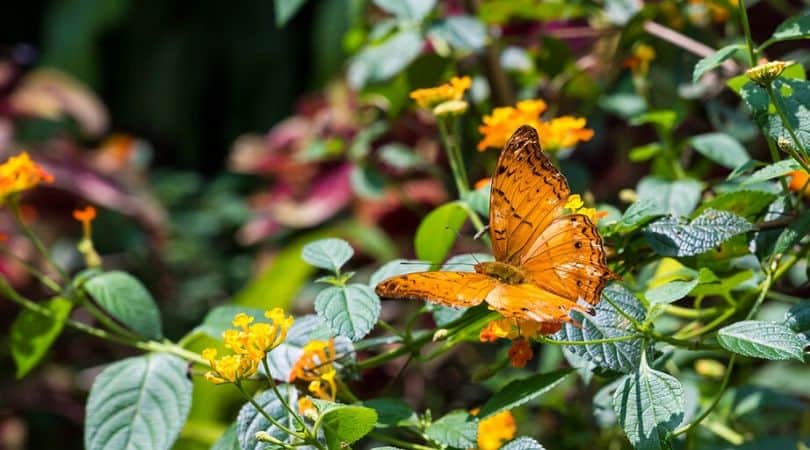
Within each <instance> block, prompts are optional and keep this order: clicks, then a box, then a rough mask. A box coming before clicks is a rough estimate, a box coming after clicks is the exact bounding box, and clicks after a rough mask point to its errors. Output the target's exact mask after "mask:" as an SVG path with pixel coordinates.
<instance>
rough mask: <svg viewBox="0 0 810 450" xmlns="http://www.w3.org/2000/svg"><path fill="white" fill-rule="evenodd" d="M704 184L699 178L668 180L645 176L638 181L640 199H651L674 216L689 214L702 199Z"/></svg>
mask: <svg viewBox="0 0 810 450" xmlns="http://www.w3.org/2000/svg"><path fill="white" fill-rule="evenodd" d="M702 190H703V186H702V184H701V183H700V182H699V181H697V180H690V179H684V180H676V181H668V180H664V179H662V178H658V177H645V178H643V179H642V180H641V182H639V183H638V186H637V189H636V191H637V192H638V201H639V202H641V201H651V202H653V203H655V204H657V205H659V206H660V207H661V208H662V209H663V210H664V212H666V213H669V214H672V215H674V216H688V215H689V214H691V213H692V211H693V210H694V209H695V207H696V206H697V204H698V202H699V201H700V193H701V191H702Z"/></svg>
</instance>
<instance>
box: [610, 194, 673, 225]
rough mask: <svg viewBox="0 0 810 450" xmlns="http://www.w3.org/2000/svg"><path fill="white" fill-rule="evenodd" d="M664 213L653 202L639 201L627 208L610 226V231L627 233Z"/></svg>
mask: <svg viewBox="0 0 810 450" xmlns="http://www.w3.org/2000/svg"><path fill="white" fill-rule="evenodd" d="M666 213H667V210H666V209H665V208H664V207H663V206H662V205H660V204H658V203H656V202H655V201H653V200H639V201H637V202H634V203H633V204H631V205H630V206H628V207H627V210H626V211H625V212H624V214H623V215H622V217H621V219H619V220H618V221H617V222H616V223H615V224H613V225H612V230H613V231H615V232H617V233H629V232H631V231H633V230H636V229H638V228H639V227H641V226H643V225H646V224H647V223H649V222H651V221H653V220H654V219H656V218H657V217H660V216H663V215H664V214H666Z"/></svg>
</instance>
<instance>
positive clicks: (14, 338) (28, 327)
mask: <svg viewBox="0 0 810 450" xmlns="http://www.w3.org/2000/svg"><path fill="white" fill-rule="evenodd" d="M41 306H42V307H43V308H44V309H45V310H47V311H48V312H50V316H45V315H42V314H39V313H37V312H34V311H31V310H30V309H23V310H22V311H21V312H20V314H19V315H18V316H17V318H16V319H14V322H13V323H12V324H11V329H10V331H9V338H10V339H9V341H10V347H11V356H12V358H14V364H16V366H17V378H22V377H24V376H25V375H26V374H27V373H28V372H30V371H31V369H33V368H34V367H35V366H36V365H37V364H39V362H40V360H42V358H43V357H44V356H45V355H46V354H47V353H48V350H49V349H50V348H51V345H52V344H53V342H54V341H55V340H56V338H58V337H59V334H61V333H62V328H64V326H65V319H67V317H68V316H69V315H70V311H71V309H73V303H72V302H71V301H70V300H68V299H66V298H62V297H54V298H52V299H50V300H48V301H47V302H45V303H43V304H42V305H41Z"/></svg>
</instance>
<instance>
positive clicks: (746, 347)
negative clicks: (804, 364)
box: [717, 320, 806, 361]
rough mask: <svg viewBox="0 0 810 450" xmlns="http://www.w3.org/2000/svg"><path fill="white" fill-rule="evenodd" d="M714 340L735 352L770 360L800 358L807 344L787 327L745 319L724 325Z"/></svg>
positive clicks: (802, 357)
mask: <svg viewBox="0 0 810 450" xmlns="http://www.w3.org/2000/svg"><path fill="white" fill-rule="evenodd" d="M717 341H718V342H719V343H720V345H721V346H723V348H725V349H726V350H729V351H732V352H734V353H738V354H740V355H745V356H751V357H754V358H764V359H771V360H778V359H798V360H799V361H803V360H804V347H805V345H806V342H805V341H804V340H803V339H802V338H800V337H799V336H797V335H796V332H794V331H793V330H791V329H790V328H789V327H788V326H786V325H782V324H778V323H771V322H762V321H759V320H744V321H742V322H737V323H735V324H732V325H729V326H727V327H723V328H721V329H720V331H718V332H717Z"/></svg>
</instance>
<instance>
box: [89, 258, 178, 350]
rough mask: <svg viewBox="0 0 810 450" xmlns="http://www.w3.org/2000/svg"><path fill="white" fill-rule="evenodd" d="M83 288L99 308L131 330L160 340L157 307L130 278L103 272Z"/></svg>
mask: <svg viewBox="0 0 810 450" xmlns="http://www.w3.org/2000/svg"><path fill="white" fill-rule="evenodd" d="M83 287H84V290H85V291H87V293H88V294H90V296H91V297H92V298H93V300H95V302H96V303H97V304H98V305H99V306H100V307H101V309H103V310H104V311H106V312H107V313H108V314H109V315H110V316H112V317H113V318H114V319H116V320H117V321H119V322H120V323H122V324H124V325H125V326H126V327H127V328H129V329H130V330H132V331H134V332H135V333H137V334H138V335H140V336H143V337H145V338H148V339H152V340H160V339H163V332H162V331H161V325H160V311H159V310H158V307H157V304H155V300H154V299H153V298H152V295H151V294H150V293H149V291H147V290H146V288H145V287H144V286H143V284H141V282H140V281H138V280H137V279H136V278H135V277H133V276H132V275H130V274H128V273H126V272H118V271H113V272H104V273H102V274H100V275H97V276H95V277H92V278H90V279H89V280H88V281H87V282H86V283H85V284H84V286H83Z"/></svg>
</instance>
